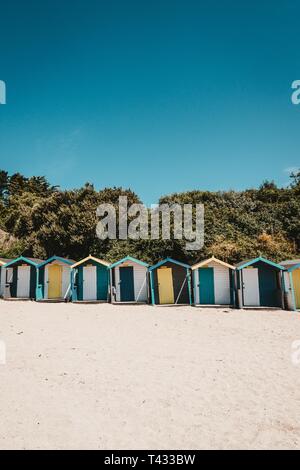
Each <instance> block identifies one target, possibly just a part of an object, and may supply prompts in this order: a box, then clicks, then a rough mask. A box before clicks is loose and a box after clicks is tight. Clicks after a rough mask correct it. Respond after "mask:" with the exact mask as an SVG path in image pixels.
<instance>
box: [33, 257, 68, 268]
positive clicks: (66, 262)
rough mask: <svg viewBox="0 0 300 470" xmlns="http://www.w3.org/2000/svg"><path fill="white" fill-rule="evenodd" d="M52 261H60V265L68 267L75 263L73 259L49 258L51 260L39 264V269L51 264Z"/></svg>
mask: <svg viewBox="0 0 300 470" xmlns="http://www.w3.org/2000/svg"><path fill="white" fill-rule="evenodd" d="M52 261H61V262H62V263H65V264H68V265H70V266H71V265H72V264H74V263H75V260H73V259H68V258H62V257H60V256H51V258H48V259H46V260H45V261H41V263H40V264H39V267H41V266H45V265H46V264H49V263H52Z"/></svg>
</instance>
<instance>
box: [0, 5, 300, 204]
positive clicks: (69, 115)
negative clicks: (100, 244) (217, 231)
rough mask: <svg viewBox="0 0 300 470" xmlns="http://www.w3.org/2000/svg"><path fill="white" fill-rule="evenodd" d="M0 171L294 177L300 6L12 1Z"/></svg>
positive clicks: (60, 178) (101, 178)
mask: <svg viewBox="0 0 300 470" xmlns="http://www.w3.org/2000/svg"><path fill="white" fill-rule="evenodd" d="M0 18H1V26H0V79H2V80H4V81H5V82H6V84H7V104H6V105H5V106H0V167H2V168H3V169H6V170H8V171H9V172H16V171H19V172H22V173H24V174H25V175H27V176H30V175H33V174H35V175H45V176H46V177H47V178H48V179H49V180H50V182H51V183H52V184H59V185H60V186H61V187H62V188H72V187H76V186H80V185H82V184H84V183H85V182H86V181H90V182H93V183H94V184H95V187H96V188H97V189H100V188H102V187H104V186H114V185H115V186H119V185H121V186H124V187H131V188H132V189H133V190H134V191H136V192H137V193H138V195H140V197H141V198H142V199H143V201H144V202H146V203H147V204H151V203H155V202H157V199H158V197H159V196H160V195H162V194H167V193H170V192H177V191H185V190H192V189H210V190H221V189H229V188H233V189H243V188H245V187H253V186H257V185H259V184H260V183H261V182H262V180H264V179H274V180H275V181H276V182H277V183H278V184H280V185H286V184H287V183H288V180H289V178H288V171H289V168H293V167H297V166H299V164H300V158H299V147H300V106H294V105H292V104H291V99H290V96H291V83H292V81H293V80H296V79H300V42H299V40H300V37H299V34H300V33H299V31H300V1H295V0H293V1H292V0H288V1H286V0H282V1H276V0H273V1H271V0H269V1H265V0H262V1H261V0H260V1H258V0H257V1H255V0H254V1H253V0H252V1H247V0H246V1H233V0H232V1H226V0H219V1H214V2H212V1H209V0H207V1H201V0H198V1H196V0H195V1H192V0H185V1H184V0H182V1H177V0H170V1H168V0H160V1H156V0H154V1H151V2H150V1H149V2H146V1H137V0H136V1H133V0H132V1H131V0H127V1H124V0H119V1H114V0H110V1H102V0H94V1H93V0H72V1H70V0H59V1H58V0H51V1H50V0H43V1H38V0H27V1H26V2H25V1H23V0H19V1H16V0H10V1H4V0H0Z"/></svg>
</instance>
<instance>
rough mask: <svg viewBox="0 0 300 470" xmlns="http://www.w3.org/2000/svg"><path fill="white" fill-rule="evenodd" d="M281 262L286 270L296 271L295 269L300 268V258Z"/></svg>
mask: <svg viewBox="0 0 300 470" xmlns="http://www.w3.org/2000/svg"><path fill="white" fill-rule="evenodd" d="M280 264H281V265H282V266H283V267H284V268H285V270H286V271H294V269H298V268H300V259H293V260H287V261H282V262H281V263H280Z"/></svg>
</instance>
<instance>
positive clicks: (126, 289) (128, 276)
mask: <svg viewBox="0 0 300 470" xmlns="http://www.w3.org/2000/svg"><path fill="white" fill-rule="evenodd" d="M119 273H120V296H121V302H130V301H132V300H134V280H133V267H132V266H126V267H125V266H123V267H120V268H119Z"/></svg>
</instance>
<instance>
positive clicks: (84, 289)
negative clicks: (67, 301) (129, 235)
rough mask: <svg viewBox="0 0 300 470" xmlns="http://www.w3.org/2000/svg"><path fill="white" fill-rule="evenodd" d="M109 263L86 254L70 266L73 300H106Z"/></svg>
mask: <svg viewBox="0 0 300 470" xmlns="http://www.w3.org/2000/svg"><path fill="white" fill-rule="evenodd" d="M108 266H109V263H107V262H106V261H103V260H102V259H98V258H95V257H94V256H91V255H90V256H88V257H87V258H84V259H82V260H80V261H78V263H75V264H73V265H72V266H71V290H72V301H73V302H107V301H108V296H109V272H108Z"/></svg>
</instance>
